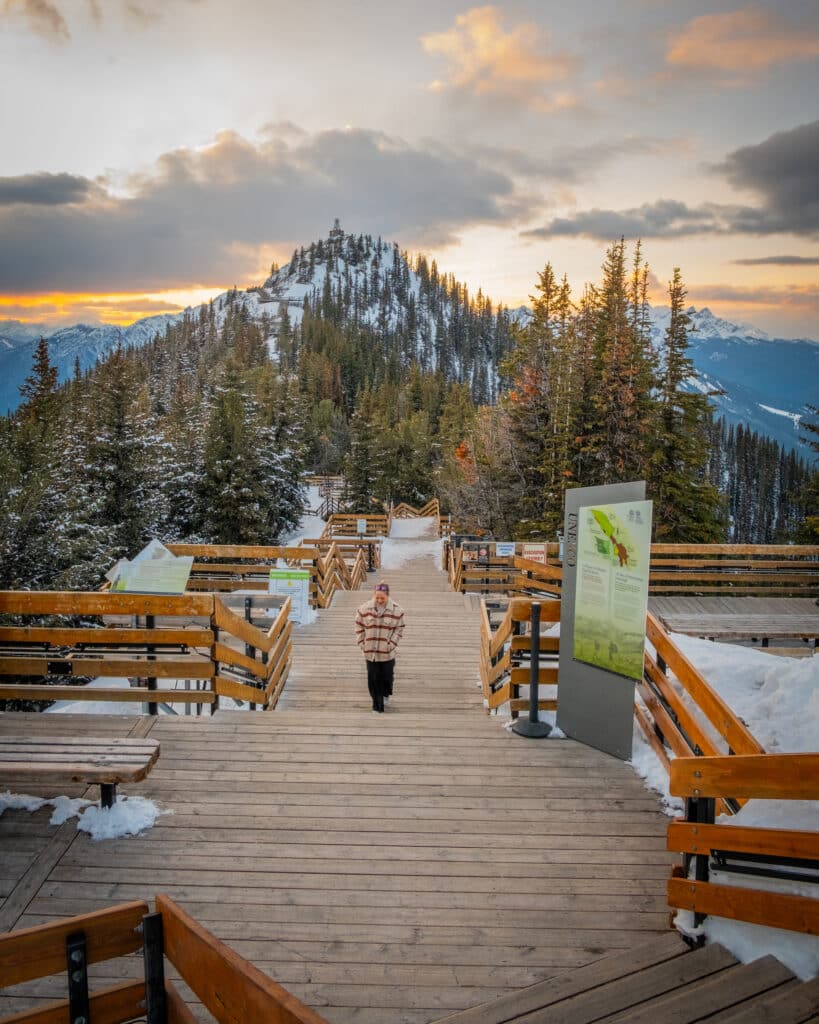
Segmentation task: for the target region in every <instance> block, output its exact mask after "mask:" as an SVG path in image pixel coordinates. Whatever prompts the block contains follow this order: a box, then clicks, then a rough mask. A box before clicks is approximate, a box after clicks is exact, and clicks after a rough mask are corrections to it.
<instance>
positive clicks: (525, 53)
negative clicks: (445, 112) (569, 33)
mask: <svg viewBox="0 0 819 1024" xmlns="http://www.w3.org/2000/svg"><path fill="white" fill-rule="evenodd" d="M502 16H503V15H502V11H501V10H500V9H499V8H497V7H473V8H472V9H471V10H469V11H467V12H466V13H465V14H459V15H458V16H457V17H456V18H455V24H454V26H453V27H452V28H450V29H448V30H447V31H446V32H435V33H431V34H429V35H425V36H422V37H421V45H422V46H423V48H424V50H425V51H426V52H427V53H428V54H431V55H433V56H441V57H443V58H444V59H445V60H446V61H447V63H448V68H447V75H446V78H444V79H438V80H436V81H434V82H432V83H431V85H430V88H432V89H433V90H435V91H448V92H452V93H456V94H461V95H470V96H478V97H494V98H501V99H507V100H508V99H512V100H517V101H519V102H521V103H523V104H525V105H526V106H529V107H532V108H534V109H535V110H539V111H542V112H545V113H552V112H554V111H557V110H562V109H567V108H576V107H577V106H579V99H578V97H577V96H576V95H575V94H574V93H572V92H571V91H567V90H562V91H561V90H559V89H556V88H554V87H555V86H556V85H557V84H558V83H563V82H566V81H567V80H568V79H569V78H570V77H571V75H572V74H573V73H574V72H575V71H576V69H577V68H578V67H579V64H580V61H579V58H578V57H577V56H576V55H574V54H571V53H568V52H566V51H558V50H553V49H551V47H550V45H549V39H548V36H546V35H545V34H544V33H543V32H542V31H541V30H540V29H539V28H538V27H537V26H536V25H533V24H530V23H528V22H527V23H523V24H520V25H517V26H515V27H513V28H512V29H511V30H509V31H506V30H504V28H503V25H502Z"/></svg>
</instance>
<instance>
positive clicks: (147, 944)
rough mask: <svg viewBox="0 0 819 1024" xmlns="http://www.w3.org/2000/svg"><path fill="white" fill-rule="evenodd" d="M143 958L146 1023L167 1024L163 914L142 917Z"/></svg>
mask: <svg viewBox="0 0 819 1024" xmlns="http://www.w3.org/2000/svg"><path fill="white" fill-rule="evenodd" d="M142 960H143V963H144V965H145V1024H167V1021H168V1007H167V998H166V995H165V961H164V952H163V940H162V914H146V915H145V916H144V917H143V918H142Z"/></svg>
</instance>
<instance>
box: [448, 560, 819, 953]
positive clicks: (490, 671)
mask: <svg viewBox="0 0 819 1024" xmlns="http://www.w3.org/2000/svg"><path fill="white" fill-rule="evenodd" d="M458 558H459V555H458V554H457V553H455V552H450V563H451V566H452V571H454V572H455V573H456V574H457V571H458V565H457V562H458ZM539 604H540V608H541V613H540V614H541V621H542V622H544V623H546V624H547V626H548V625H551V624H552V623H554V622H559V621H560V608H561V603H560V601H552V600H548V599H547V600H544V601H541V602H539ZM531 607H532V601H531V600H527V599H521V598H512V599H511V600H510V602H509V606H508V608H507V610H506V614H505V615H504V617H503V618H502V620H501V621H500V622H499V624H498V626H497V628H496V629H495V630H493V629H492V625H491V621H490V617H489V612H488V609H487V605H486V602H485V601H482V602H481V650H480V674H481V685H482V689H483V698H484V705H485V707H486V709H487V711H488V712H489V711H492V710H494V709H496V708H499V707H501V706H508V707H509V709H510V712H511V713H512V715H513V716H516V715H517V713H518V712H520V711H522V710H523V709H524V708H525V707H527V706H528V700H526V699H521V698H520V697H519V694H518V690H519V687H520V686H522V685H527V684H528V683H529V678H530V675H529V672H530V669H529V667H525V666H524V665H522V664H521V661H522V659H525V658H526V656H527V652H529V651H530V650H531V649H532V637H531V633H528V634H527V631H526V623H527V622H529V621H530V616H531ZM646 636H647V639H648V641H649V643H650V644H651V646H652V647H653V649H654V652H655V653H654V654H652V653H650V652H649V651H646V654H645V664H644V678H643V681H642V682H640V683H638V684H637V691H638V693H639V695H640V697H641V701H637V702H636V703H635V706H634V715H635V718H636V720H637V723H638V725H639V726H640V728H641V730H642V732H643V734H644V735H645V737H646V739H647V740H648V742H649V744H650V745H651V747H652V749H653V750H654V752H655V753H656V754H657V756H658V757H659V759H660V762H661V763H662V764H663V765H664V767H665V768H666V771H667V772H668V773H669V776H670V791H671V793H672V795H675V796H682V797H685V798H686V800H687V806H686V818H685V819H677V820H675V821H674V822H673V823H672V824H671V826H670V827H669V830H668V849H669V850H672V851H675V852H678V853H682V854H683V855H684V863H683V865H682V867H680V868H675V869H674V871H673V874H672V878H671V880H670V882H669V885H668V898H669V905H670V906H671V907H673V908H680V909H686V910H691V911H693V912H694V913H695V915H696V919H695V923H698V922H699V921H700V920H701V919H702V917H703V916H704V915H706V914H711V915H715V916H719V917H727V918H733V919H737V920H742V921H748V922H751V923H754V924H762V925H769V926H771V927H776V928H784V929H789V930H791V931H797V932H806V933H808V934H811V935H819V899H816V898H812V897H808V896H793V895H787V894H784V893H778V892H770V891H768V890H764V891H763V890H758V889H754V888H753V886H752V884H751V883H748V884H746V885H743V886H742V887H740V886H738V885H730V886H729V885H722V884H714V883H713V882H712V881H709V860H710V858H711V857H713V858H714V861H715V863H714V864H713V865H712V868H716V869H722V870H724V871H734V872H739V873H744V874H745V880H746V881H747V879H748V878H752V877H753V876H754V875H755V874H771V875H773V876H774V877H783V870H784V872H785V874H784V877H786V878H789V879H790V880H793V879H800V878H806V877H807V878H810V879H812V880H815V881H819V877H817V872H819V833H816V832H807V831H791V830H785V829H780V828H747V827H742V826H738V825H730V824H727V825H724V824H723V825H716V824H715V823H714V822H715V814H716V813H717V812H719V813H722V814H726V815H733V814H735V813H736V812H737V811H738V810H739V808H740V807H741V806H742V805H743V804H744V803H745V802H747V800H749V799H765V800H817V799H819V753H810V754H781V755H780V754H776V755H774V754H766V753H765V751H764V748H763V747H762V745H761V744H760V743H759V741H758V740H757V739H756V738H755V737H754V736H753V735H752V733H751V732H750V730H749V729H748V728H747V726H746V725H745V723H744V722H743V721H742V720H741V719H740V718H739V717H738V715H737V714H736V713H735V712H734V711H733V710H732V709H731V708H730V707H729V706H728V704H727V703H726V702H725V701H724V700H723V698H722V697H721V696H720V695H719V694H718V693H717V692H716V690H714V688H713V687H712V686H711V685H710V684H709V683H708V681H707V680H706V679H705V678H704V676H703V675H702V673H701V672H699V671H698V670H697V668H696V667H695V666H694V665H693V664H692V663H691V662H690V661H689V660H688V659H687V658H686V657H685V655H684V654H683V653H682V651H681V650H680V649H679V648H678V647H677V646H676V644H675V643H674V641H673V640H672V639H671V637H669V636H668V634H667V633H666V632H665V630H664V629H663V627H662V625H661V624H660V623H659V622H658V620H657V619H656V618H655V617H654V616H653V615H651V614H649V615H648V617H647V622H646ZM559 649H560V640H559V638H558V637H550V636H545V637H544V636H541V637H540V640H539V646H538V651H539V659H540V664H541V665H543V661H544V660H546V667H541V668H540V670H539V676H538V679H539V685H545V686H556V687H557V690H556V694H557V695H558V696H559V690H560V687H559V671H558V665H557V663H556V661H554V660H553V662H552V664H549V663H548V660H549V659H556V658H557V655H558V653H559ZM671 674H673V676H674V677H675V682H674V683H672V681H671V679H670V675H671ZM678 687H679V688H681V689H682V693H683V694H684V696H683V695H681V693H680V692H679V690H678ZM538 707H539V708H540V709H541V710H554V709H555V708H556V707H557V699H555V698H554V697H551V696H550V697H546V698H539V700H538ZM692 858H693V860H694V862H695V868H696V872H695V877H694V878H689V877H688V876H689V873H690V867H691V860H692ZM783 863H784V865H785V867H784V869H783V867H782V865H783ZM793 868H796V872H794V871H793V870H791V869H793ZM789 871H790V873H788V872H789ZM800 872H801V873H800ZM806 872H807V874H806Z"/></svg>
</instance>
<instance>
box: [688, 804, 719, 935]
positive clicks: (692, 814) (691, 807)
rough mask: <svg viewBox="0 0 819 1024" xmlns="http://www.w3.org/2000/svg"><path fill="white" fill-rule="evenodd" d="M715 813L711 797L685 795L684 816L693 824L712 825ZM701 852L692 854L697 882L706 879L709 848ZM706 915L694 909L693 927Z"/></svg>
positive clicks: (689, 862) (689, 855) (689, 861)
mask: <svg viewBox="0 0 819 1024" xmlns="http://www.w3.org/2000/svg"><path fill="white" fill-rule="evenodd" d="M715 814H716V801H715V800H714V798H713V797H702V796H701V797H687V798H686V801H685V817H686V820H687V821H689V822H691V823H692V824H695V825H713V824H714V816H715ZM703 850H704V852H703V853H696V854H694V877H695V879H696V880H697V881H698V882H707V881H708V858H709V856H710V850H709V849H708V848H707V847H704V848H703ZM684 863H685V870H686V874H687V873H688V868H689V866H690V864H691V854H687V855H686V858H685V861H684ZM706 916H707V915H705V914H701V913H700V912H699V911H694V927H695V928H696V927H698V926H699V925H701V924H702V922H703V921H704V920H705V918H706Z"/></svg>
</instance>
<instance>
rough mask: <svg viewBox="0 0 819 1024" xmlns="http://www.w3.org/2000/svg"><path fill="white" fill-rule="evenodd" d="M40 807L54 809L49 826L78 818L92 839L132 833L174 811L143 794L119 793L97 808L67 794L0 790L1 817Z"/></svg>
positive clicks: (88, 802)
mask: <svg viewBox="0 0 819 1024" xmlns="http://www.w3.org/2000/svg"><path fill="white" fill-rule="evenodd" d="M42 807H53V809H54V810H53V813H52V815H51V818H50V819H49V824H50V825H62V824H63V823H64V822H66V821H69V820H70V819H71V818H77V819H78V821H77V830H78V831H79V832H87V833H88V834H89V835H90V836H91V838H92V839H119V838H121V837H122V836H135V835H138V834H139V833H140V832H145V831H146V830H147V829H149V828H152V827H153V826H154V824H155V823H156V819H157V818H158V817H159V816H160V815H162V814H173V811H169V810H162V809H161V808H160V807H158V806H157V805H156V804H155V803H154V802H153V801H152V800H146V799H145V797H142V796H120V797H119V798H118V799H117V802H116V803H115V804H114V806H113V807H100V806H98V805H97V804H95V803H94V802H93V801H91V800H83V799H81V798H72V797H68V796H55V797H52V798H50V799H46V800H44V799H41V798H40V797H36V796H28V795H27V794H25V793H8V792H6V793H0V816H2V814H3V812H4V811H8V810H23V811H28V812H29V813H31V812H33V811H39V810H40V808H42Z"/></svg>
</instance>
